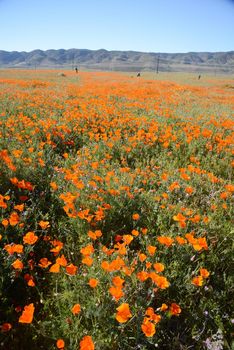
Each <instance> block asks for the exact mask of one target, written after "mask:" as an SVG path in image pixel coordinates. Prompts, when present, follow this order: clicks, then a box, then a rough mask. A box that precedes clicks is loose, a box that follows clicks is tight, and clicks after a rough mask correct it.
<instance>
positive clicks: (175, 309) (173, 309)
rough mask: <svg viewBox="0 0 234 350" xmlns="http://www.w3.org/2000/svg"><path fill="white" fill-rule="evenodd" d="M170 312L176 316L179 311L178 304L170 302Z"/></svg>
mask: <svg viewBox="0 0 234 350" xmlns="http://www.w3.org/2000/svg"><path fill="white" fill-rule="evenodd" d="M170 313H171V314H172V315H174V316H178V315H179V314H180V313H181V308H180V306H179V305H178V304H176V303H172V304H171V306H170Z"/></svg>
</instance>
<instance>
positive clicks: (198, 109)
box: [0, 70, 234, 350]
mask: <svg viewBox="0 0 234 350" xmlns="http://www.w3.org/2000/svg"><path fill="white" fill-rule="evenodd" d="M59 73H61V72H60V71H51V70H44V71H37V70H35V71H27V70H25V71H23V70H1V71H0V116H1V119H0V134H1V140H0V173H1V177H0V188H1V191H0V210H1V211H0V230H1V232H0V238H1V239H0V247H1V251H0V260H1V263H0V276H1V277H0V294H1V304H0V325H1V333H0V342H1V346H2V348H3V349H6V350H7V349H16V350H20V349H33V348H37V349H46V350H48V349H51V350H52V349H58V348H59V349H63V348H64V349H69V350H74V349H80V350H90V349H94V348H95V349H98V350H109V349H111V350H118V349H119V350H125V349H126V350H128V349H139V348H140V349H143V350H148V349H154V348H155V347H158V348H159V349H175V350H176V349H184V350H187V349H198V350H200V349H231V347H232V345H233V343H232V334H231V329H232V322H233V315H232V312H233V306H232V295H233V290H232V288H233V277H232V272H231V271H232V266H231V261H232V252H233V221H232V220H233V192H234V185H233V166H234V163H233V125H234V120H233V106H234V94H233V79H231V77H224V76H222V77H221V76H220V77H219V76H203V75H202V77H201V79H200V80H198V79H197V76H196V75H189V74H183V75H181V74H179V73H178V74H177V73H173V74H169V73H165V74H164V73H160V74H157V75H156V74H152V73H143V74H142V76H141V77H140V78H137V77H136V76H134V75H133V74H132V73H128V74H125V73H114V72H112V73H108V72H79V74H75V73H74V72H71V71H65V72H64V74H65V76H64V77H63V76H60V75H59Z"/></svg>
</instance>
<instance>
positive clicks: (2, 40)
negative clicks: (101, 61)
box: [0, 0, 234, 52]
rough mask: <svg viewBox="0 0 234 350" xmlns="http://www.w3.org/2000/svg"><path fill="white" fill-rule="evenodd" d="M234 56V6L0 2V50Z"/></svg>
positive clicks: (105, 0)
mask: <svg viewBox="0 0 234 350" xmlns="http://www.w3.org/2000/svg"><path fill="white" fill-rule="evenodd" d="M60 48H64V49H69V48H87V49H100V48H105V49H107V50H135V51H147V52H188V51H231V50H234V0H0V50H6V51H14V50H16V51H31V50H34V49H42V50H46V49H60Z"/></svg>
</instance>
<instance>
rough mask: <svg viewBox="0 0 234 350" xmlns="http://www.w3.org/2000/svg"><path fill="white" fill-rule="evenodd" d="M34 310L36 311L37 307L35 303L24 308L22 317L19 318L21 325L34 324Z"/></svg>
mask: <svg viewBox="0 0 234 350" xmlns="http://www.w3.org/2000/svg"><path fill="white" fill-rule="evenodd" d="M34 310H35V307H34V305H33V303H32V304H29V305H26V306H25V307H24V310H23V313H22V315H21V316H20V318H19V322H20V323H32V320H33V314H34Z"/></svg>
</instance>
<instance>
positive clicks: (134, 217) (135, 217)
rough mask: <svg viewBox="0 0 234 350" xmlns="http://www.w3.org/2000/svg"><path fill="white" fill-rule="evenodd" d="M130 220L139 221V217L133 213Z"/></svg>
mask: <svg viewBox="0 0 234 350" xmlns="http://www.w3.org/2000/svg"><path fill="white" fill-rule="evenodd" d="M132 218H133V220H139V219H140V215H139V214H137V213H135V214H133V215H132Z"/></svg>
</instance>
